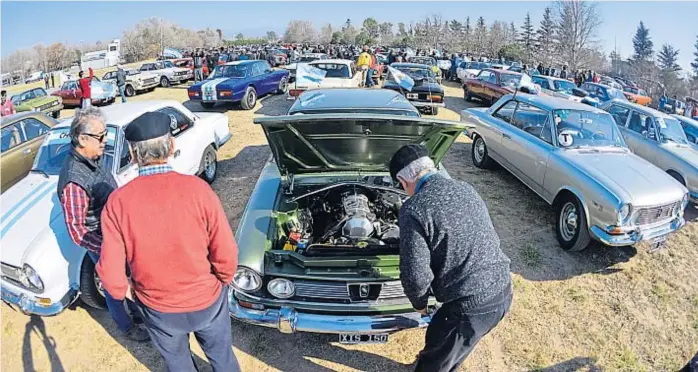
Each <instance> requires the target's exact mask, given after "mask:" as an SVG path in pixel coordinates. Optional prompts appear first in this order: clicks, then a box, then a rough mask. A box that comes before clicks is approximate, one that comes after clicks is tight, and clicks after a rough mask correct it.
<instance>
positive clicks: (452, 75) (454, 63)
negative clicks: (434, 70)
mask: <svg viewBox="0 0 698 372" xmlns="http://www.w3.org/2000/svg"><path fill="white" fill-rule="evenodd" d="M460 61H461V59H460V57H458V55H456V54H453V55H451V68H450V69H449V70H448V80H450V81H456V80H458V75H457V74H456V70H458V65H460Z"/></svg>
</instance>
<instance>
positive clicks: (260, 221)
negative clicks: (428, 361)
mask: <svg viewBox="0 0 698 372" xmlns="http://www.w3.org/2000/svg"><path fill="white" fill-rule="evenodd" d="M254 122H255V123H256V124H260V125H261V126H262V127H263V129H264V132H265V134H266V137H267V140H268V142H269V144H270V146H271V150H272V153H273V160H272V159H270V160H269V162H268V163H267V164H266V165H265V167H264V169H263V170H262V173H261V175H260V177H259V180H258V181H257V184H256V185H255V188H254V190H253V191H252V195H251V196H250V199H249V201H248V203H247V206H246V208H245V211H244V213H243V215H242V217H241V220H240V224H239V226H238V230H237V232H236V240H237V242H238V247H239V266H238V270H237V272H236V273H235V276H234V279H233V285H232V286H231V289H230V293H229V304H228V305H229V309H230V312H231V316H232V317H233V318H234V319H237V320H240V321H243V322H247V323H251V324H256V325H260V326H265V327H271V328H277V329H279V331H281V332H283V333H293V332H313V333H331V334H338V335H339V342H341V343H383V342H387V340H388V336H389V334H390V333H392V332H396V331H399V330H402V329H408V328H415V327H425V326H427V325H428V323H429V321H430V319H431V318H430V316H428V315H427V316H422V315H420V314H418V313H416V312H415V311H414V310H413V309H412V306H411V304H410V302H409V300H408V298H407V297H406V296H405V293H404V290H403V288H402V285H401V283H400V270H399V239H400V230H399V225H398V211H399V210H400V207H401V206H402V204H403V202H404V201H405V200H406V199H407V198H408V196H407V194H406V193H405V192H404V191H403V190H402V189H401V188H400V186H399V184H396V183H395V182H393V180H392V179H391V177H390V174H389V171H388V163H389V161H390V158H391V157H392V155H393V154H394V153H395V151H397V150H398V149H399V148H400V147H401V146H403V145H406V144H410V143H419V144H424V145H425V146H426V147H427V148H428V149H429V150H430V154H431V157H432V158H433V159H434V161H435V163H436V164H440V161H441V159H442V158H443V157H444V155H445V154H446V152H447V150H448V149H449V147H450V146H451V145H452V144H453V142H454V141H455V140H456V138H457V137H458V136H459V135H460V133H461V132H462V131H463V130H464V129H465V128H466V127H467V125H466V124H465V123H460V122H452V121H446V120H437V119H431V118H430V119H426V118H420V117H410V116H402V115H382V114H366V113H331V114H312V115H289V116H279V117H264V118H257V119H255V121H254ZM439 169H440V172H441V173H442V174H444V175H446V176H448V173H447V172H446V170H445V169H444V168H443V167H442V166H440V165H439ZM435 305H436V301H435V300H434V299H433V298H432V300H431V301H430V308H431V309H432V310H433V307H434V306H435Z"/></svg>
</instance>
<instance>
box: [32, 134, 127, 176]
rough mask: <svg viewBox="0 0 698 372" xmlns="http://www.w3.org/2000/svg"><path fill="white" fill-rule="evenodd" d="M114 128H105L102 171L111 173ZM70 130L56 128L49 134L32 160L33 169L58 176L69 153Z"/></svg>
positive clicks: (114, 136)
mask: <svg viewBox="0 0 698 372" xmlns="http://www.w3.org/2000/svg"><path fill="white" fill-rule="evenodd" d="M115 138H116V128H114V127H113V126H107V145H106V147H105V148H104V169H108V170H109V171H110V172H111V166H112V162H113V160H114V139H115ZM71 147H72V146H71V144H70V128H69V127H64V128H57V129H53V130H51V131H50V132H49V135H48V136H46V139H45V140H44V143H43V144H42V145H41V147H40V148H39V152H38V153H37V154H36V159H34V166H33V169H38V170H41V171H44V172H46V173H47V174H50V175H58V174H59V173H60V171H61V168H62V167H63V162H64V161H65V158H66V156H68V154H69V153H70V149H71Z"/></svg>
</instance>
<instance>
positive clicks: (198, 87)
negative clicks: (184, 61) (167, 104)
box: [187, 60, 289, 110]
mask: <svg viewBox="0 0 698 372" xmlns="http://www.w3.org/2000/svg"><path fill="white" fill-rule="evenodd" d="M288 74H289V73H288V71H286V70H273V69H272V68H271V66H269V63H267V62H266V61H255V60H253V61H249V60H247V61H235V62H229V63H226V64H225V65H221V66H218V67H216V69H215V70H213V73H212V74H211V75H210V76H209V77H208V79H206V80H204V81H201V82H198V83H196V84H194V85H192V86H191V87H189V89H188V90H187V93H188V94H189V99H190V100H192V101H199V102H200V103H201V106H202V107H204V108H212V107H213V106H214V105H215V104H216V102H236V103H237V102H239V103H240V106H241V107H242V108H243V109H244V110H252V109H253V108H254V106H255V105H256V104H257V98H258V97H261V96H263V95H265V94H269V93H274V94H284V93H286V91H287V90H288Z"/></svg>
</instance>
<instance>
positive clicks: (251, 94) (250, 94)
mask: <svg viewBox="0 0 698 372" xmlns="http://www.w3.org/2000/svg"><path fill="white" fill-rule="evenodd" d="M256 104H257V91H256V90H254V88H252V87H247V91H245V96H244V97H242V102H240V105H241V106H242V109H243V110H252V109H253V108H254V106H255V105H256Z"/></svg>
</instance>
